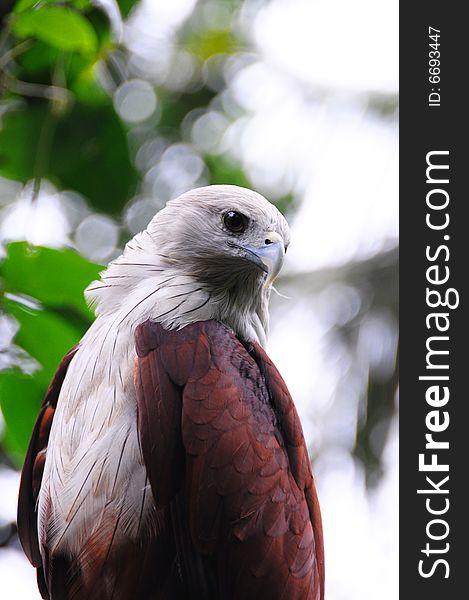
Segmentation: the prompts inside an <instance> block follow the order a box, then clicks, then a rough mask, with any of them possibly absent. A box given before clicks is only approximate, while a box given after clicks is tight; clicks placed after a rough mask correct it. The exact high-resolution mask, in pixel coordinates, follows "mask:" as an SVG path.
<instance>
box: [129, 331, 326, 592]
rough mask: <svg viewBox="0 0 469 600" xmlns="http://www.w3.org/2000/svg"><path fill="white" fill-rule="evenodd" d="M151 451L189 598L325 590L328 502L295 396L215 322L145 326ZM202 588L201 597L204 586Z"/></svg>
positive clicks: (142, 366)
mask: <svg viewBox="0 0 469 600" xmlns="http://www.w3.org/2000/svg"><path fill="white" fill-rule="evenodd" d="M136 347H137V354H138V358H137V361H136V372H135V382H136V389H137V404H138V430H139V437H140V443H141V448H142V454H143V458H144V462H145V465H146V468H147V472H148V477H149V481H150V484H151V488H152V492H153V496H154V498H155V502H156V504H157V508H163V507H167V508H168V509H169V511H170V513H171V515H172V531H173V535H174V539H175V545H176V548H177V552H178V560H179V563H180V565H181V575H182V578H183V580H184V584H185V587H186V591H187V593H188V595H189V597H205V598H215V597H216V598H223V599H228V598H229V599H241V598H243V599H248V598H256V597H257V598H258V597H263V598H269V599H272V600H276V599H285V600H287V599H288V600H290V599H293V600H294V599H298V600H300V599H301V600H322V599H323V597H324V595H323V594H324V592H323V589H324V588H323V579H324V552H323V541H322V526H321V515H320V511H319V504H318V500H317V495H316V490H315V487H314V481H313V478H312V475H311V468H310V464H309V458H308V452H307V449H306V445H305V442H304V438H303V433H302V429H301V425H300V422H299V418H298V415H297V413H296V410H295V407H294V404H293V401H292V399H291V397H290V395H289V393H288V391H287V388H286V386H285V384H284V382H283V380H282V379H281V377H280V375H279V374H278V371H277V370H276V369H275V367H274V365H273V364H272V362H271V361H270V360H269V359H268V357H267V355H266V354H265V352H264V351H263V350H262V349H261V348H260V346H258V345H257V344H256V345H255V346H250V347H249V348H248V347H247V346H244V345H243V344H242V343H241V342H240V341H239V340H238V339H237V338H236V337H235V335H234V334H233V333H232V332H231V331H230V330H229V329H228V328H227V327H225V326H224V325H222V324H220V323H218V322H215V321H205V322H199V323H195V324H192V325H188V326H187V327H185V328H184V329H182V330H180V331H166V330H165V329H164V328H163V327H162V326H161V325H159V324H157V323H153V322H146V323H144V324H142V325H140V326H139V328H138V329H137V332H136ZM201 594H202V595H201Z"/></svg>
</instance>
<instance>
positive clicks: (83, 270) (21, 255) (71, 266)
mask: <svg viewBox="0 0 469 600" xmlns="http://www.w3.org/2000/svg"><path fill="white" fill-rule="evenodd" d="M6 252H7V254H6V257H5V259H4V261H3V263H2V276H3V279H4V287H5V291H6V292H10V293H12V294H26V295H28V296H31V297H33V298H35V299H36V300H39V301H40V302H41V303H42V304H44V305H45V306H47V307H49V308H71V309H74V310H76V312H77V313H79V314H80V315H83V317H84V318H85V321H89V322H91V320H92V319H93V314H92V312H91V311H90V309H89V308H88V306H87V304H86V302H85V298H84V295H83V290H84V289H85V288H86V287H87V286H88V285H89V284H90V283H91V282H92V281H93V280H94V279H96V278H97V277H98V274H99V272H100V271H102V269H103V267H102V266H100V265H97V264H94V263H91V262H89V261H88V260H86V259H85V258H83V257H82V256H80V255H79V254H77V253H76V252H73V251H72V250H54V249H52V248H42V247H32V246H30V245H29V244H27V243H26V242H12V243H10V244H8V246H7V248H6Z"/></svg>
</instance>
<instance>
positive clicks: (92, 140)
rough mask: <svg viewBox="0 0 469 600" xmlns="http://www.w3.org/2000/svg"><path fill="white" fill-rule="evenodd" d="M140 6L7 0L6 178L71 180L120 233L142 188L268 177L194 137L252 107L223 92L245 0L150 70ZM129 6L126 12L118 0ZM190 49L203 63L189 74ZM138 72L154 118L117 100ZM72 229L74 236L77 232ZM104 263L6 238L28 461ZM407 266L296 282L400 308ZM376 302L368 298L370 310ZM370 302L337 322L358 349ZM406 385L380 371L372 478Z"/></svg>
mask: <svg viewBox="0 0 469 600" xmlns="http://www.w3.org/2000/svg"><path fill="white" fill-rule="evenodd" d="M138 4H139V2H137V1H136V0H119V1H118V2H117V4H114V5H113V3H112V2H107V3H101V2H98V1H96V2H93V1H91V0H61V1H58V0H17V1H16V2H13V1H10V2H4V3H0V23H1V27H2V29H1V31H0V176H1V177H4V178H6V179H8V180H12V181H16V182H20V183H21V184H23V185H24V186H25V187H24V188H23V192H24V193H28V194H29V195H30V196H31V198H30V199H31V202H33V203H34V202H36V201H37V200H38V198H39V196H40V194H41V189H42V188H43V187H44V185H45V182H50V183H52V184H53V186H54V188H55V189H56V190H58V191H59V192H61V191H67V190H72V191H73V192H78V193H79V194H81V195H82V197H84V198H85V199H86V203H87V207H88V209H89V212H91V213H92V214H95V213H106V214H107V215H111V216H112V217H113V218H114V219H116V220H118V226H119V236H120V241H121V242H123V241H124V240H125V239H127V238H129V237H130V235H131V234H132V233H134V229H133V227H134V225H132V226H131V225H129V221H128V219H127V215H128V214H129V211H130V209H132V207H133V206H136V201H137V200H138V199H139V198H152V197H154V196H158V204H157V205H156V208H158V207H159V206H161V205H162V204H163V203H164V201H166V200H167V199H169V197H171V196H172V195H174V194H176V193H180V192H182V191H184V189H187V188H188V187H194V186H196V185H202V184H205V183H231V184H237V185H242V186H248V187H255V186H253V185H252V184H251V182H250V180H249V176H248V174H247V173H246V171H245V170H244V169H243V166H242V165H241V164H240V163H239V162H237V161H236V160H235V159H234V158H233V157H232V156H230V155H229V154H227V153H225V152H223V150H222V149H220V148H219V147H218V146H217V144H215V143H214V144H211V143H207V141H206V140H204V143H203V144H202V145H200V144H199V145H198V144H197V143H195V142H194V140H193V139H192V138H191V135H192V134H191V132H193V129H191V127H192V125H193V124H194V123H195V122H196V121H197V119H199V118H202V117H204V116H209V115H215V117H216V118H219V120H220V121H221V122H223V123H225V124H224V125H223V127H225V128H226V127H227V126H228V125H229V124H230V122H232V121H233V120H234V118H235V117H234V116H233V114H234V113H236V111H238V113H239V112H240V111H241V109H240V108H239V107H235V108H234V113H233V110H229V109H227V108H226V107H224V98H223V91H224V89H225V88H226V81H225V80H224V71H223V68H224V65H226V64H227V61H229V60H230V58H233V56H235V55H236V54H237V53H239V52H243V51H246V52H248V51H249V47H248V44H247V42H246V40H245V39H243V38H242V36H241V34H240V33H239V32H238V28H236V27H235V26H234V15H235V12H236V10H237V9H238V8H239V5H238V3H234V2H230V1H226V2H222V1H220V2H219V3H218V4H219V8H220V7H221V8H222V9H223V10H222V11H221V13H220V15H221V16H220V15H219V17H218V18H217V19H214V20H210V19H208V20H207V19H206V14H207V11H206V10H205V8H206V4H207V3H206V2H203V1H199V2H198V3H197V4H196V6H195V8H194V10H193V13H192V14H191V18H190V19H186V20H185V21H184V22H183V23H182V24H180V26H179V28H178V30H177V31H176V32H175V34H174V38H175V39H174V40H173V50H172V51H173V56H172V58H171V60H170V61H169V63H168V65H167V66H166V67H165V68H162V72H164V73H165V74H162V73H160V72H155V73H153V72H150V73H149V74H146V73H145V75H142V73H143V72H145V61H144V60H143V63H142V64H143V66H142V67H140V68H139V67H138V66H137V67H136V66H135V63H134V62H133V60H132V52H131V50H130V49H129V47H128V45H127V46H126V44H125V43H124V41H123V39H124V38H123V36H122V35H121V34H120V33H119V29H123V30H125V25H126V19H131V18H132V15H133V13H134V9H135V7H136V6H137V5H138ZM117 5H118V8H119V9H120V16H119V15H118V14H117V13H116V12H113V11H112V6H114V7H115V8H116V7H117ZM104 7H105V8H104ZM110 7H111V8H110ZM154 52H155V58H156V59H159V58H161V57H159V56H158V49H155V51H154ZM171 61H173V62H171ZM178 61H179V62H178ZM181 61H182V62H181ZM184 61H186V62H184ZM187 61H189V63H190V69H189V71H190V73H189V74H188V76H187V77H186V78H185V79H184V78H183V77H182V74H183V73H185V71H186V70H187V69H186V70H185V67H184V65H185V64H186V63H187ZM189 63H188V64H189ZM135 82H137V83H138V84H142V82H143V83H144V84H145V86H144V87H143V88H142V89H143V91H144V93H145V94H146V98H147V99H148V98H149V100H148V101H149V102H150V109H149V114H148V116H147V117H145V118H144V119H143V120H142V119H140V120H139V119H134V116H133V115H130V116H129V115H127V116H126V114H125V111H123V110H122V106H120V107H119V106H118V98H119V93H120V92H123V91H125V90H126V89H127V88H126V86H132V85H134V84H135ZM129 89H134V90H135V88H132V87H130V88H129ZM124 100H125V98H124ZM371 100H373V99H371ZM375 100H376V99H375ZM152 102H153V104H151V103H152ZM375 104H376V107H375V108H374V110H376V112H377V113H379V114H383V115H386V114H388V112H389V111H390V110H391V109H393V108H394V104H392V103H391V107H390V108H389V107H388V106H387V104H386V103H385V102H382V101H381V99H380V98H378V99H377V100H376V101H375ZM216 118H215V122H216ZM209 141H210V140H209ZM149 148H150V149H151V152H150V153H149V154H148V156H147V153H148V152H149V150H148V149H149ZM171 151H173V152H174V156H175V158H173V162H172V163H169V166H168V164H166V163H164V160H169V158H168V157H170V156H171ZM152 152H153V154H152ZM181 152H186V154H184V155H181ZM178 153H179V154H178ZM181 156H182V158H181ZM165 157H166V158H165ZM183 160H186V161H187V162H188V165H189V167H188V169H187V170H188V171H190V168H192V169H193V171H194V173H195V174H194V175H193V176H192V179H184V176H185V175H186V173H184V172H183V171H182V170H181V169H182V168H181V167H180V164H181V162H182V161H183ZM197 161H199V163H201V167H200V168H198V167H197V165H198V164H199V163H198V162H197ZM178 165H179V169H180V170H177V168H176V167H178ZM194 165H196V167H197V168H195V167H194ZM159 166H161V167H162V169H161V170H162V173H163V175H164V173H166V172H169V173H170V175H169V176H168V177H170V178H171V179H170V181H167V180H165V179H164V177H163V175H161V173H160V175H158V167H159ZM175 169H176V170H175ZM155 172H156V173H157V176H155ZM165 186H166V187H167V189H165ZM178 186H179V187H178ZM260 191H262V190H260ZM282 194H283V195H280V194H279V197H278V198H274V201H275V203H276V204H277V206H278V207H279V209H280V210H282V212H284V213H293V212H294V211H295V209H296V206H297V202H298V195H296V194H295V190H294V189H293V186H291V189H290V190H289V191H287V192H286V193H283V192H282ZM142 218H143V217H142ZM145 224H146V223H143V225H145ZM140 225H141V224H140V222H138V223H137V225H135V228H137V227H138V226H140ZM75 228H76V224H75ZM73 240H74V238H73V235H72V236H71V241H70V243H71V244H73ZM100 269H101V267H100V266H99V265H97V264H94V263H92V262H90V261H88V260H87V259H86V258H84V257H82V256H80V255H79V254H78V253H77V252H76V251H75V250H74V249H71V248H69V249H61V250H56V249H52V248H41V247H35V246H32V245H31V244H28V243H26V242H13V243H10V244H8V245H7V246H6V248H5V253H4V256H3V258H1V259H0V319H2V318H3V319H4V321H3V322H4V323H5V324H6V325H5V328H6V330H7V334H6V338H5V340H6V341H5V340H3V342H2V339H0V407H1V410H2V413H3V417H4V421H5V427H4V431H3V433H1V436H2V438H1V440H0V460H2V458H1V457H2V456H7V457H8V460H10V461H13V462H15V464H16V465H17V466H19V465H20V463H21V459H22V456H23V455H24V452H25V449H26V445H27V442H28V439H29V435H30V432H31V429H32V426H33V422H34V419H35V417H36V414H37V411H38V407H39V405H40V402H41V398H42V397H43V394H44V392H45V390H46V388H47V385H48V383H49V381H50V379H51V377H52V375H53V373H54V370H55V368H56V366H57V364H58V363H59V361H60V359H61V357H62V356H63V355H64V354H65V353H66V352H67V351H68V350H69V349H70V348H71V347H72V346H73V345H75V344H76V343H77V342H78V340H79V339H80V338H81V336H82V335H83V333H84V331H85V330H86V329H87V327H88V326H89V324H90V322H91V320H92V315H91V313H90V311H89V309H88V308H87V306H86V304H85V301H84V298H83V289H84V288H85V287H86V286H87V284H88V283H89V282H90V281H92V280H93V279H95V278H96V276H97V274H98V272H99V270H100ZM396 274H397V255H396V254H392V255H389V254H387V255H383V256H378V257H377V258H376V259H373V260H372V261H362V262H358V263H357V264H352V265H348V266H346V267H344V268H339V269H330V270H324V271H321V272H320V273H309V274H300V275H298V276H296V277H295V278H293V279H292V280H291V281H287V283H288V284H289V285H293V286H299V287H300V288H301V293H302V294H303V295H305V296H307V297H313V296H314V294H316V293H318V291H319V290H321V289H323V288H324V287H325V286H327V285H328V284H329V283H330V282H333V281H343V282H348V283H349V284H350V285H351V286H354V287H356V288H357V289H359V290H366V294H367V295H368V296H369V297H370V298H371V299H372V300H371V305H373V306H375V307H386V309H387V310H389V311H391V313H392V314H393V315H395V316H397V284H396V280H395V277H396ZM369 306H370V303H368V304H366V303H364V304H363V311H364V312H365V311H366V310H367V307H368V308H369ZM364 312H362V313H360V314H358V315H356V317H355V318H354V319H353V320H352V321H351V322H348V323H344V324H339V325H337V331H338V333H339V335H340V336H341V337H342V338H343V339H344V340H346V341H347V344H349V346H350V348H353V346H354V344H356V339H357V336H358V332H359V330H360V326H361V322H362V319H363V316H364ZM2 313H3V315H2ZM0 334H1V331H0ZM2 368H3V371H2V370H1V369H2ZM396 387H397V370H396V369H394V371H393V372H392V373H390V374H388V375H387V376H386V377H385V378H383V377H380V376H377V375H376V374H375V373H374V372H373V370H371V369H370V373H369V378H368V386H367V390H366V394H365V396H364V397H363V399H362V404H363V406H362V411H361V413H360V414H361V416H360V419H358V423H357V439H356V446H355V449H354V450H353V452H354V455H355V456H356V457H357V458H358V459H359V460H360V461H361V462H362V463H363V464H364V466H365V468H366V471H367V474H368V475H369V481H370V482H371V483H373V482H375V481H376V480H377V479H376V477H375V475H376V474H377V476H379V473H380V472H381V461H382V450H383V447H384V442H385V440H386V435H387V430H386V428H385V427H384V429H383V428H382V435H381V437H380V440H381V442H380V443H376V442H373V435H374V433H373V432H375V431H376V427H377V426H380V427H381V426H382V425H383V423H385V424H386V423H387V424H388V426H389V422H390V421H389V417H390V416H391V415H392V414H394V411H395V406H394V402H395V393H396ZM375 437H376V436H375Z"/></svg>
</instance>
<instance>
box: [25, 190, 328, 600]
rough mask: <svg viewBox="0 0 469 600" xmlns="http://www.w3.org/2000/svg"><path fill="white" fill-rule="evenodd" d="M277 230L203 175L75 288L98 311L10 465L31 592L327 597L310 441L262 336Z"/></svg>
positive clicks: (68, 598)
mask: <svg viewBox="0 0 469 600" xmlns="http://www.w3.org/2000/svg"><path fill="white" fill-rule="evenodd" d="M288 244H289V229H288V225H287V223H286V221H285V219H284V217H283V216H282V215H281V214H280V212H279V211H278V210H277V209H276V208H275V207H274V206H273V205H272V204H270V203H269V202H268V201H267V200H266V199H265V198H264V197H262V196H261V195H259V194H257V193H255V192H252V191H250V190H247V189H243V188H239V187H236V186H228V185H214V186H208V187H203V188H198V189H195V190H192V191H190V192H187V193H185V194H183V195H182V196H180V197H179V198H177V199H175V200H172V201H170V202H168V204H167V205H166V207H165V208H164V209H162V210H161V211H160V212H158V213H157V215H156V216H155V217H154V218H153V220H152V221H151V222H150V224H149V225H148V227H147V229H146V230H145V231H143V232H142V233H139V234H138V235H136V236H135V237H134V238H133V239H132V240H131V241H130V242H128V244H127V245H126V246H125V250H124V252H123V254H122V255H121V256H120V257H119V258H117V259H116V260H114V261H113V262H111V264H110V265H109V266H108V268H107V269H106V270H105V271H103V272H102V273H101V276H100V277H101V278H100V281H95V282H93V283H92V284H91V285H90V286H89V287H88V288H87V290H86V292H85V294H86V297H87V299H88V301H89V302H90V304H91V306H93V307H94V308H95V312H96V320H95V321H94V323H93V324H92V326H91V327H90V329H89V330H88V332H87V333H86V334H85V336H84V337H83V339H82V340H81V341H80V342H79V343H78V345H77V346H76V347H75V348H73V349H72V350H71V351H70V352H69V353H68V354H67V355H66V356H65V358H64V359H63V361H62V363H61V364H60V366H59V368H58V370H57V373H56V375H55V377H54V379H53V381H52V383H51V385H50V387H49V390H48V392H47V395H46V397H45V399H44V402H43V405H42V408H41V411H40V413H39V417H38V420H37V423H36V426H35V428H34V431H33V434H32V439H31V442H30V445H29V449H28V453H27V456H26V460H25V464H24V467H23V473H22V479H21V487H20V495H19V511H18V529H19V535H20V539H21V542H22V545H23V548H24V550H25V553H26V555H27V556H28V558H29V560H30V561H31V563H32V564H33V565H34V566H35V567H36V569H37V576H38V585H39V589H40V592H41V594H42V597H43V598H47V599H50V600H59V599H60V600H62V599H64V600H72V599H73V600H111V599H113V600H147V599H165V600H173V599H174V600H176V599H195V600H198V599H201V600H203V599H224V600H225V599H226V600H228V599H229V600H247V599H256V600H259V599H265V600H277V599H284V600H295V599H298V600H300V599H301V600H322V599H323V597H324V551H323V535H322V525H321V514H320V509H319V503H318V498H317V494H316V489H315V484H314V481H313V476H312V474H311V467H310V460H309V457H308V451H307V449H306V444H305V441H304V437H303V432H302V428H301V424H300V421H299V418H298V414H297V412H296V409H295V406H294V404H293V401H292V399H291V396H290V394H289V392H288V390H287V388H286V386H285V383H284V381H283V380H282V378H281V376H280V374H279V372H278V371H277V369H276V368H275V366H274V365H273V364H272V362H271V361H270V359H269V358H268V356H267V354H266V353H265V350H264V348H263V346H264V345H265V342H266V337H267V333H268V302H269V296H270V292H271V288H272V282H273V280H274V278H275V277H276V275H277V274H278V272H279V270H280V268H281V266H282V263H283V259H284V255H285V251H286V249H287V247H288ZM288 351H289V352H292V351H294V349H292V348H290V349H289V350H288Z"/></svg>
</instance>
